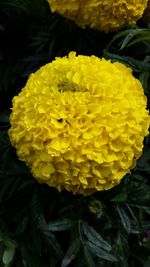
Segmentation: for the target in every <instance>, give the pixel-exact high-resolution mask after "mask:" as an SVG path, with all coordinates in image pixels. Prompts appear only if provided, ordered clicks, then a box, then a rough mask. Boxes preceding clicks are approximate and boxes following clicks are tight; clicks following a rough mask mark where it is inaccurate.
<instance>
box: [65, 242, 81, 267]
mask: <svg viewBox="0 0 150 267" xmlns="http://www.w3.org/2000/svg"><path fill="white" fill-rule="evenodd" d="M80 248H81V241H80V239H79V238H77V239H76V240H74V241H73V242H72V244H71V246H70V247H69V249H68V250H67V252H66V254H65V256H64V258H63V261H62V264H61V267H67V266H68V265H69V264H70V263H71V262H72V261H73V260H74V259H75V258H76V256H77V254H78V253H79V251H80Z"/></svg>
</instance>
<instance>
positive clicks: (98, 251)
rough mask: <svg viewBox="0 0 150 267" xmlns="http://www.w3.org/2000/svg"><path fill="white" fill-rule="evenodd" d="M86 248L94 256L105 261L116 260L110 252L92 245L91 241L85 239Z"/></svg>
mask: <svg viewBox="0 0 150 267" xmlns="http://www.w3.org/2000/svg"><path fill="white" fill-rule="evenodd" d="M86 245H87V248H88V249H89V251H90V252H91V253H92V254H94V255H95V256H97V257H98V258H101V259H104V260H107V261H111V262H117V261H118V260H117V258H116V257H114V256H113V255H112V254H110V253H108V252H106V251H105V250H103V249H102V248H100V247H97V246H96V245H94V244H93V243H92V242H90V241H87V242H86Z"/></svg>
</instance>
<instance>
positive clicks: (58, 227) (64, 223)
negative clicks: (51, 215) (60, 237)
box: [46, 218, 72, 232]
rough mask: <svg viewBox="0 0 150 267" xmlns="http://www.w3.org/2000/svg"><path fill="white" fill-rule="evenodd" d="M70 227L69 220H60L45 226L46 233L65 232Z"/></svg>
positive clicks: (70, 222)
mask: <svg viewBox="0 0 150 267" xmlns="http://www.w3.org/2000/svg"><path fill="white" fill-rule="evenodd" d="M71 226H72V221H71V220H70V219H65V218H64V219H60V220H58V221H55V222H51V223H48V224H47V226H46V230H47V231H52V232H55V231H65V230H67V229H69V228H70V227H71Z"/></svg>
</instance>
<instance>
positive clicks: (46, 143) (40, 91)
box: [9, 52, 150, 195]
mask: <svg viewBox="0 0 150 267" xmlns="http://www.w3.org/2000/svg"><path fill="white" fill-rule="evenodd" d="M146 102H147V99H146V97H145V95H144V92H143V88H142V85H141V84H140V82H139V81H138V80H137V79H135V78H134V77H133V75H132V71H131V69H130V68H127V67H126V66H124V65H123V64H121V63H111V62H110V61H107V60H105V59H99V58H98V57H95V56H91V57H89V56H82V55H79V56H76V54H75V52H71V53H70V54H69V56H68V57H64V58H56V59H55V60H54V61H53V62H51V63H49V64H47V65H45V66H43V67H42V68H40V69H39V70H38V71H37V72H35V73H34V74H32V75H31V76H30V77H29V79H28V81H27V84H26V86H25V87H24V88H23V90H22V91H21V92H20V93H19V95H18V96H15V97H14V99H13V108H12V114H11V128H10V130H9V136H10V140H11V142H12V145H13V146H14V147H15V148H16V151H17V154H18V156H19V159H20V160H22V161H25V162H26V164H27V165H28V166H29V167H30V168H31V171H32V174H33V176H34V177H35V178H36V179H37V180H38V181H39V182H41V183H47V184H48V185H49V186H52V187H56V188H57V189H58V190H59V191H61V190H63V189H66V190H68V191H72V192H73V193H74V194H76V193H78V194H83V195H89V194H92V193H93V192H95V191H100V190H107V189H110V188H112V187H114V186H115V185H117V184H118V183H119V182H120V180H121V179H122V178H123V176H124V175H125V174H127V173H129V172H130V169H132V168H133V167H134V166H135V164H136V161H137V159H138V158H139V157H140V155H141V153H142V149H143V140H144V137H145V136H146V135H147V134H148V127H149V123H150V119H149V115H148V111H147V110H146Z"/></svg>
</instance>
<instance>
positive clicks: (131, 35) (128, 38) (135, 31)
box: [120, 29, 148, 50]
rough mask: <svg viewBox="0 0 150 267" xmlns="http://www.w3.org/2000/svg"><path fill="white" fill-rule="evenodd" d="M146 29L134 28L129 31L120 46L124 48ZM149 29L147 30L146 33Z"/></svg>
mask: <svg viewBox="0 0 150 267" xmlns="http://www.w3.org/2000/svg"><path fill="white" fill-rule="evenodd" d="M144 32H145V30H144V29H133V30H131V31H130V32H129V34H128V35H127V36H126V37H125V38H124V40H123V42H122V45H121V47H120V50H122V49H124V48H125V47H126V46H127V45H128V44H129V43H130V41H131V40H132V39H133V38H134V37H135V36H136V35H138V34H139V33H142V34H143V33H144ZM147 32H148V31H147V30H146V33H147Z"/></svg>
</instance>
